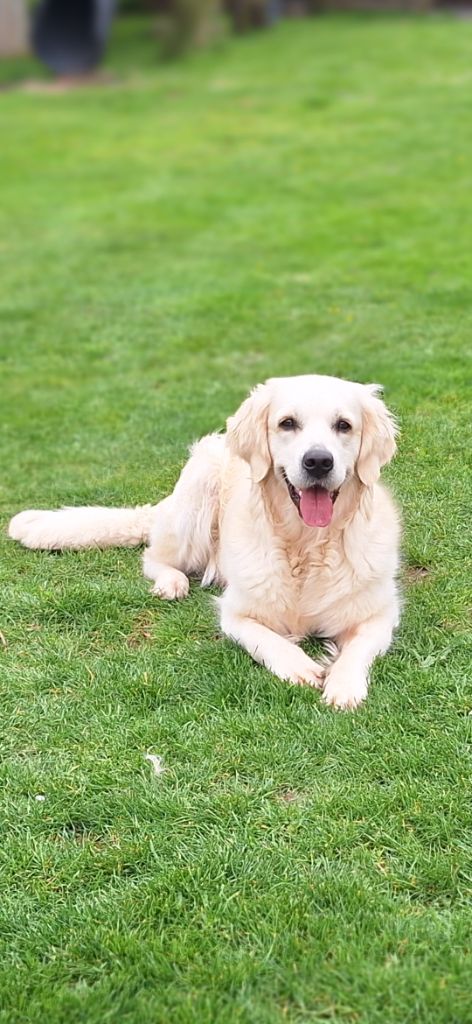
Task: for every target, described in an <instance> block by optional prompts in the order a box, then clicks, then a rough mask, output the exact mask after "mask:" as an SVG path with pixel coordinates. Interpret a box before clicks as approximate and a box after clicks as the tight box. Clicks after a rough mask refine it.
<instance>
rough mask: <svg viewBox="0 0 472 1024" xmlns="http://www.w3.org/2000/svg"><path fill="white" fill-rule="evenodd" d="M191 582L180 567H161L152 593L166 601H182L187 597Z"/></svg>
mask: <svg viewBox="0 0 472 1024" xmlns="http://www.w3.org/2000/svg"><path fill="white" fill-rule="evenodd" d="M188 589H189V582H188V579H187V577H186V575H185V573H183V572H180V569H160V570H159V574H158V576H157V577H156V581H155V583H154V586H153V587H152V589H151V594H155V595H156V597H160V598H162V599H163V600H164V601H181V600H182V599H183V598H184V597H187V594H188Z"/></svg>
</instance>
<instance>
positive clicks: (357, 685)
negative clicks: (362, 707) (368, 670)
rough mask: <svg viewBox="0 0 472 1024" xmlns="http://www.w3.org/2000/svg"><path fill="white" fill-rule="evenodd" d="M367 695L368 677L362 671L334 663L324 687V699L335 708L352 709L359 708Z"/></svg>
mask: <svg viewBox="0 0 472 1024" xmlns="http://www.w3.org/2000/svg"><path fill="white" fill-rule="evenodd" d="M366 696H367V679H366V677H365V675H363V674H362V673H356V672H352V671H349V670H346V669H345V668H338V667H337V665H333V667H332V669H331V671H330V672H329V673H328V675H327V677H326V683H325V686H324V689H323V700H324V701H325V703H326V704H331V705H332V706H333V707H335V708H341V709H343V710H348V709H350V710H352V709H353V708H357V707H358V705H359V704H362V701H363V700H365V698H366Z"/></svg>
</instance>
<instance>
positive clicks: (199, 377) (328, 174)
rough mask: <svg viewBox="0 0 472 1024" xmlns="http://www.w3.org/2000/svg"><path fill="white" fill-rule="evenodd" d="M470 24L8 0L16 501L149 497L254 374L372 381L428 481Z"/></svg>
mask: <svg viewBox="0 0 472 1024" xmlns="http://www.w3.org/2000/svg"><path fill="white" fill-rule="evenodd" d="M358 5H359V9H356V8H357V6H358ZM346 6H349V10H346ZM366 7H368V9H366ZM471 27H472V21H470V19H469V10H468V9H467V8H466V7H465V8H462V7H461V8H453V7H449V6H441V8H439V7H438V6H437V5H436V3H432V4H430V5H426V4H425V3H424V2H423V0H421V3H420V4H418V3H417V2H416V0H413V2H411V3H408V2H407V3H403V4H402V9H401V10H400V9H399V6H397V5H396V4H394V2H393V0H388V3H385V2H379V3H376V2H375V0H365V2H364V0H347V2H346V3H342V0H322V2H318V0H224V2H218V0H199V2H197V0H121V2H118V3H114V2H113V0H69V2H68V3H63V2H62V0H38V2H36V3H27V2H26V0H0V42H1V54H2V59H0V117H1V120H2V159H1V161H0V189H1V192H0V317H1V319H0V327H1V338H0V344H1V359H2V381H3V403H4V410H5V424H4V427H3V431H4V433H3V443H4V445H5V451H6V452H8V457H6V458H5V462H6V464H7V465H6V470H5V477H4V480H3V483H2V484H0V488H1V489H0V496H2V490H3V496H2V497H3V502H4V507H5V508H6V509H8V510H10V508H11V495H12V494H14V495H15V506H21V504H23V503H24V502H29V501H31V500H33V498H34V500H35V501H38V500H39V499H41V501H43V502H46V501H47V502H49V501H52V502H54V503H57V501H58V500H59V501H60V502H63V501H67V500H70V501H74V502H77V501H81V500H83V501H90V500H93V501H96V500H102V501H103V502H105V503H106V502H110V501H122V500H123V499H125V500H126V501H129V500H133V499H135V500H137V501H139V500H143V499H144V500H149V498H150V497H152V496H153V495H154V494H155V488H156V480H157V486H158V488H159V489H160V488H162V489H163V490H165V489H166V488H167V487H168V486H169V485H170V484H171V483H172V482H173V480H174V478H175V473H176V463H177V464H178V463H179V462H181V461H183V459H184V458H185V452H186V446H187V443H188V442H189V441H190V440H192V438H193V437H195V436H197V435H198V434H201V433H204V432H206V431H208V430H211V429H220V428H221V427H222V426H223V424H224V421H225V417H226V416H227V415H228V414H229V413H230V412H231V411H232V409H234V408H235V407H236V405H237V404H238V403H239V401H240V399H241V397H242V396H243V395H244V393H245V391H246V390H247V389H248V388H249V387H250V386H252V385H253V384H254V383H255V382H256V381H258V380H260V379H263V378H264V377H267V376H270V375H273V374H284V373H295V372H312V371H316V370H318V371H320V372H326V373H332V374H339V375H342V376H345V377H353V378H357V379H360V380H369V379H371V380H380V381H381V382H382V383H383V384H385V385H386V388H387V398H388V400H389V401H390V404H392V405H393V406H394V408H395V409H397V410H401V413H402V417H403V421H404V423H406V426H407V429H406V430H405V432H404V441H403V460H402V461H401V463H399V464H398V466H396V467H395V469H394V470H393V472H394V473H396V474H397V475H398V474H402V473H405V474H406V476H407V477H408V474H409V472H410V470H411V467H410V464H409V461H408V460H409V458H411V460H412V462H413V463H414V465H415V469H414V472H415V473H417V472H418V469H417V461H418V450H419V448H418V444H420V447H421V443H422V442H418V440H417V435H416V440H415V441H413V440H412V439H413V438H414V436H415V430H417V429H418V430H420V433H421V431H422V430H423V424H424V425H425V430H426V425H427V426H428V428H429V427H430V420H429V417H430V416H433V418H434V417H437V423H436V427H435V431H436V432H435V439H436V441H437V443H438V445H440V446H441V443H442V442H443V441H444V429H446V428H445V426H444V416H443V414H442V413H440V412H439V411H438V409H439V407H438V403H437V401H435V402H433V399H434V396H436V398H437V395H438V393H439V390H438V389H442V391H444V389H446V392H447V393H448V394H456V397H457V393H456V392H457V389H459V390H460V391H462V389H463V387H464V372H463V351H464V346H465V345H466V343H467V330H468V328H467V315H466V308H467V303H466V302H465V297H466V296H467V295H468V291H469V288H470V285H469V281H470V274H471V271H472V267H471V247H470V231H469V227H468V225H469V224H470V194H471V191H470V189H471V180H470V179H471V166H472V160H471V152H470V149H471V140H470V113H469V111H470V94H471V86H472V71H471V68H472V60H471V58H472V37H471ZM429 403H433V405H432V407H431V408H430V404H429ZM420 410H422V412H421V414H420ZM410 415H411V416H412V417H413V418H414V419H415V424H416V425H415V428H414V430H413V429H412V425H411V421H410V422H409V421H408V417H409V416H410ZM425 417H426V419H425ZM419 418H420V419H419ZM428 433H429V430H428ZM409 444H410V448H409ZM422 451H423V456H424V458H425V460H426V463H425V470H424V471H425V473H426V474H427V479H430V474H429V473H428V466H427V462H428V459H429V458H430V457H431V458H433V456H434V452H433V451H432V449H431V442H430V438H429V436H428V440H427V441H425V444H424V448H423V449H422ZM150 452H151V453H152V459H151V458H150ZM437 457H440V456H439V455H437ZM131 465H132V466H133V473H134V479H130V466H131ZM132 475H133V474H132ZM38 492H39V495H38ZM418 500H419V498H418ZM425 502H426V498H425Z"/></svg>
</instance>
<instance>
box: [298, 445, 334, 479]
mask: <svg viewBox="0 0 472 1024" xmlns="http://www.w3.org/2000/svg"><path fill="white" fill-rule="evenodd" d="M302 466H303V469H304V470H305V472H307V473H308V474H309V475H310V476H312V477H313V479H314V480H322V479H323V477H324V476H327V475H328V473H330V472H331V470H332V468H333V466H334V459H333V456H332V455H331V452H328V451H326V448H310V449H309V451H307V452H305V454H304V456H303V459H302Z"/></svg>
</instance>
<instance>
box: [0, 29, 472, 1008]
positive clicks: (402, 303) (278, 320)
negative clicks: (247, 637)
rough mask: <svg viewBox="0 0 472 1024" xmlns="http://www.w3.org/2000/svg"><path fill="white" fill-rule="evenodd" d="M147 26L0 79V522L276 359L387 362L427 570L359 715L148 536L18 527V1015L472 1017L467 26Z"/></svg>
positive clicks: (166, 456) (162, 458) (3, 993)
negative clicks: (177, 41)
mask: <svg viewBox="0 0 472 1024" xmlns="http://www.w3.org/2000/svg"><path fill="white" fill-rule="evenodd" d="M142 35H143V31H142V25H139V24H137V23H130V27H128V29H127V30H125V29H122V28H120V27H118V29H117V33H116V37H115V43H114V45H113V46H112V48H111V50H110V54H109V57H108V64H109V67H110V68H111V69H114V70H115V72H116V75H117V80H116V83H115V85H114V86H112V87H110V88H103V89H101V90H100V89H98V88H95V89H90V90H82V91H76V92H71V93H68V94H65V95H60V96H49V95H31V94H28V93H25V92H23V91H21V90H19V89H12V90H10V91H6V92H5V93H3V98H2V110H1V120H2V140H3V145H2V157H1V162H0V179H1V182H0V186H1V190H0V195H1V213H0V293H1V307H0V332H1V402H2V416H1V433H0V444H1V466H2V474H1V481H0V501H1V512H2V521H3V523H4V524H5V525H6V523H7V521H8V518H9V517H10V515H11V514H12V513H13V512H15V511H17V510H19V509H21V508H25V507H28V506H31V505H36V506H45V507H48V506H51V505H52V506H54V505H59V504H62V503H64V504H67V503H83V502H100V503H105V504H106V503H115V504H120V503H124V502H145V501H148V500H152V499H157V498H158V497H160V496H162V495H164V494H165V493H166V492H167V491H168V489H169V487H171V486H172V483H173V481H174V480H175V477H176V475H177V473H178V470H179V468H180V466H181V465H182V463H183V461H184V459H185V454H186V448H187V445H188V444H189V442H191V441H192V440H193V439H194V438H195V437H197V436H198V435H200V434H201V433H204V432H206V431H210V430H214V429H215V428H220V427H222V425H223V424H224V420H225V417H226V415H227V414H229V413H231V412H232V411H233V410H234V408H235V407H236V405H237V404H238V403H239V401H240V399H241V398H242V397H243V395H244V394H245V392H246V390H247V389H248V388H249V386H250V385H252V384H253V383H255V382H257V381H258V380H261V379H264V378H265V377H266V376H268V375H271V374H286V373H303V372H305V371H307V372H313V371H319V372H322V373H330V374H340V375H343V376H346V377H352V378H357V379H360V380H367V381H369V380H379V381H381V382H382V383H383V384H384V385H385V387H386V395H387V400H388V402H389V404H390V405H391V406H392V407H393V409H394V410H395V412H396V413H397V414H398V416H399V418H400V420H401V424H402V441H401V446H400V451H399V455H398V459H397V460H396V462H395V465H394V466H393V467H392V469H391V470H390V471H389V473H388V479H389V480H390V482H391V485H392V487H393V489H394V492H395V494H396V495H397V497H398V500H399V502H400V504H401V506H402V509H403V517H404V524H405V540H404V555H405V571H404V577H405V580H404V586H405V601H406V606H405V612H404V616H403V622H402V626H401V630H400V631H399V634H398V637H397V639H396V642H395V645H394V647H393V649H392V651H391V652H390V653H389V655H388V656H387V657H385V658H384V659H382V660H380V661H379V662H378V663H377V664H376V666H375V670H374V673H373V683H372V689H371V694H370V697H369V700H368V703H367V705H366V706H365V707H364V708H363V709H362V710H360V711H359V712H358V713H356V714H354V715H351V714H336V713H334V712H333V711H331V710H329V709H327V708H326V707H324V706H322V705H321V704H320V700H319V696H318V695H317V694H315V693H312V692H305V691H303V690H296V689H291V688H289V687H287V686H285V685H284V684H282V683H280V682H278V681H276V680H275V679H274V678H272V677H271V676H270V675H269V673H267V672H266V671H264V670H263V669H261V668H260V667H258V666H256V665H254V664H253V663H252V662H251V661H250V660H249V659H248V657H247V656H245V655H244V654H243V653H242V652H241V651H240V650H238V649H236V648H235V647H233V646H231V644H230V643H228V642H227V641H226V640H223V639H222V638H220V637H219V636H218V631H217V626H216V620H215V616H214V611H213V608H212V602H211V599H210V598H209V596H208V594H203V593H202V592H201V591H200V590H199V589H198V587H197V586H196V585H195V586H193V588H192V593H191V597H190V599H189V600H188V601H187V602H185V603H184V604H182V605H179V606H172V605H166V604H159V603H158V602H157V601H156V600H155V599H153V598H151V596H150V594H149V593H148V587H147V584H146V582H145V581H144V580H143V578H142V576H141V571H140V559H139V554H138V553H137V552H133V551H116V552H114V551H112V552H106V553H99V552H94V551H92V552H89V553H83V554H79V555H75V554H64V555H62V556H53V555H48V554H43V553H32V552H27V551H25V550H22V549H21V548H20V547H17V546H15V545H13V544H12V543H9V542H8V541H7V540H6V538H5V539H3V540H2V542H1V563H0V580H1V615H0V629H1V630H2V634H3V637H4V640H5V646H3V647H2V649H0V673H1V719H2V740H1V769H0V771H1V780H2V792H3V802H2V815H1V829H2V841H1V847H0V858H1V865H0V877H1V889H2V892H1V899H0V922H1V923H0V934H1V941H2V946H3V948H2V968H1V976H0V1005H1V1009H0V1021H2V1022H8V1024H10V1022H11V1024H20V1022H21V1024H23V1022H25V1021H27V1022H31V1024H33V1022H34V1024H40V1022H41V1024H44V1022H45V1021H47V1022H48V1024H56V1022H64V1024H65V1022H67V1024H75V1022H82V1021H87V1022H91V1024H104V1022H108V1021H110V1022H116V1024H118V1022H119V1024H170V1022H172V1024H193V1022H196V1024H209V1022H215V1024H216V1022H217V1024H230V1022H231V1024H233V1022H241V1024H279V1022H280V1024H282V1022H287V1021H288V1022H290V1024H305V1022H306V1024H313V1022H320V1024H321V1022H326V1021H330V1022H334V1024H346V1022H347V1024H393V1022H395V1024H408V1022H411V1024H417V1022H424V1024H458V1022H469V1021H472V1009H471V1006H470V970H471V962H470V960H471V958H470V949H471V927H472V913H471V907H470V899H471V895H472V893H471V890H472V856H471V838H470V837H471V826H472V813H471V803H470V771H471V730H472V717H469V716H470V709H471V707H472V698H471V693H470V686H469V683H468V680H469V678H470V657H471V645H470V617H468V616H469V615H470V613H469V612H468V608H467V605H468V603H469V605H470V597H471V594H470V579H471V568H472V567H471V564H470V529H469V522H470V502H471V489H472V487H471V476H470V446H471V440H472V438H471V429H470V364H469V366H468V364H467V361H468V359H469V357H470V352H471V344H470V339H471V333H472V323H471V319H472V317H471V299H472V286H471V281H472V246H471V231H470V203H471V188H472V137H471V133H470V90H471V85H472V70H471V68H472V27H471V24H470V23H469V22H461V21H455V20H447V19H445V18H434V19H433V18H431V19H428V20H420V19H418V20H415V19H411V20H408V19H403V18H382V19H379V20H375V19H372V18H365V19H350V18H325V19H322V20H313V21H310V22H299V23H285V24H284V25H282V26H281V27H280V28H277V30H274V31H273V32H271V33H267V34H261V35H258V34H255V35H253V36H250V37H247V38H245V39H241V40H232V41H230V42H228V43H226V45H225V46H224V47H221V48H220V49H218V50H216V51H214V52H212V53H209V54H206V55H196V56H194V57H192V58H191V59H189V60H188V61H186V62H184V63H182V64H180V65H175V66H159V65H158V64H157V63H156V64H154V63H153V60H152V59H151V50H150V47H149V44H148V43H147V42H146V40H145V39H144V38H143V40H141V39H140V37H141V36H142ZM131 37H132V38H131ZM127 40H128V45H131V54H130V52H129V51H128V49H127ZM141 54H142V60H141ZM22 67H23V69H24V67H25V65H22ZM31 69H32V73H33V66H32V65H31ZM17 73H18V65H13V64H12V65H8V66H7V65H4V66H3V70H2V75H3V78H4V80H7V79H8V75H9V74H11V75H13V77H14V76H15V75H16V74H17ZM146 751H152V752H155V753H158V754H160V755H162V756H163V758H164V761H165V765H166V772H165V774H164V775H162V776H160V777H158V778H157V777H155V776H153V774H152V770H151V766H150V765H149V764H148V763H147V762H146V761H145V760H144V754H145V752H146ZM38 795H42V796H44V800H43V801H39V800H37V796H38Z"/></svg>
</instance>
